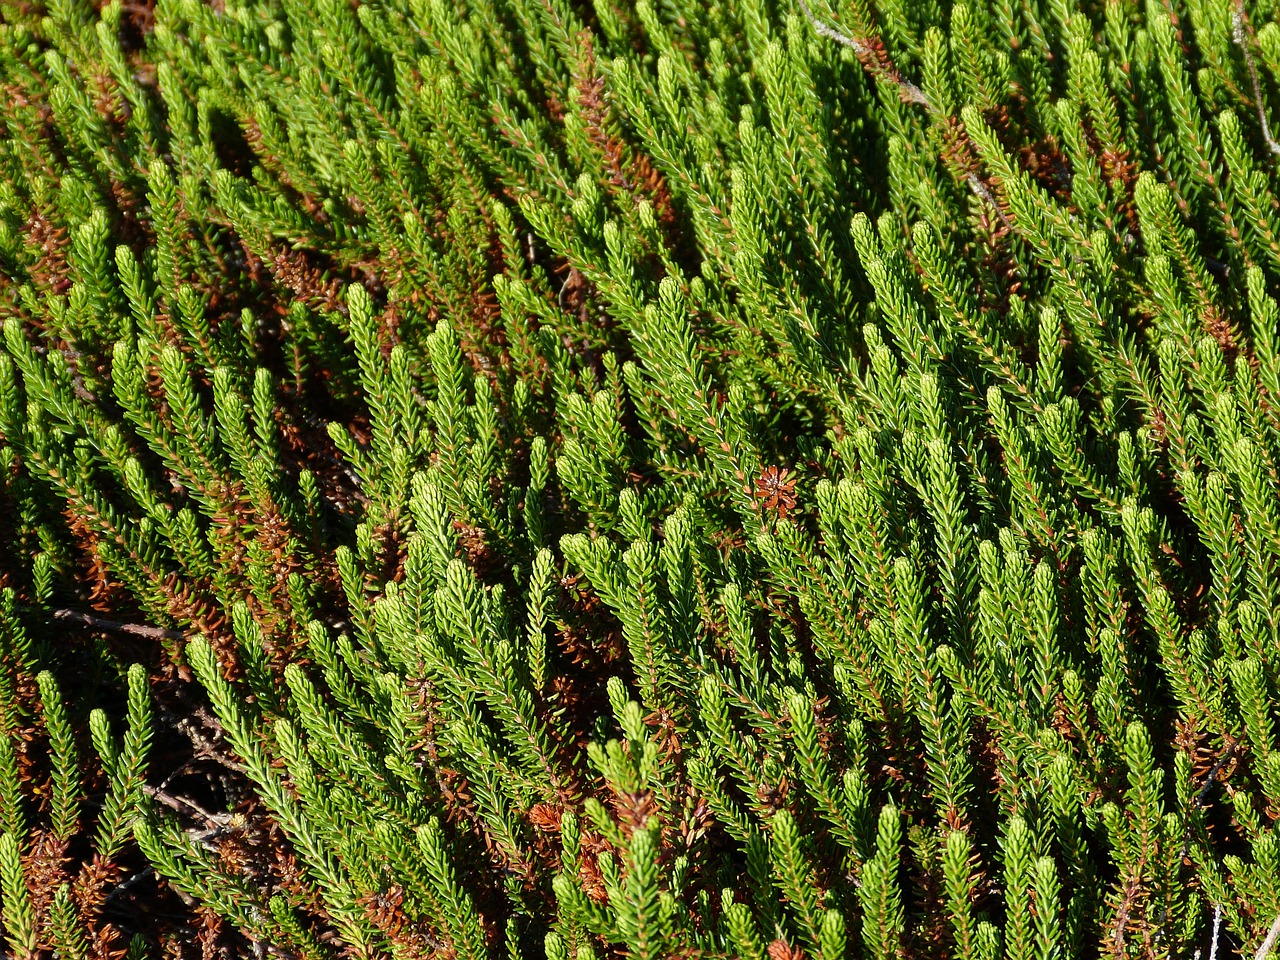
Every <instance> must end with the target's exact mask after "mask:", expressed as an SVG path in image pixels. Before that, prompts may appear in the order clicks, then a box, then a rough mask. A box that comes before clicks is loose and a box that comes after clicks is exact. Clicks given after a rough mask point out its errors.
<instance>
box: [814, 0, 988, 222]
mask: <svg viewBox="0 0 1280 960" xmlns="http://www.w3.org/2000/svg"><path fill="white" fill-rule="evenodd" d="M796 2H797V3H799V4H800V9H801V10H802V11H803V12H804V15H805V17H806V19H808V21H809V24H810V26H812V27H813V29H814V31H815V32H816V33H817V34H818V35H819V36H822V37H826V38H827V39H829V40H834V41H835V42H836V43H838V44H840V45H841V46H845V47H848V48H849V49H850V50H852V51H853V52H854V54H855V55H856V56H857V58H858V61H859V62H860V63H861V64H862V65H863V67H864V68H866V69H867V71H868V72H870V73H871V74H873V75H876V76H882V77H884V78H885V79H887V80H889V81H890V82H891V83H894V84H896V85H897V87H898V96H900V97H901V98H902V101H903V102H904V103H915V104H919V105H920V106H922V107H924V108H925V110H927V111H928V112H929V113H930V114H931V115H937V114H938V110H937V108H936V107H934V105H933V101H931V100H930V99H929V98H928V96H926V95H925V92H924V91H923V90H921V89H920V88H919V87H918V86H916V85H915V84H914V83H912V82H911V81H910V80H907V79H905V78H904V77H903V76H902V74H900V73H899V72H898V70H897V68H896V67H894V66H893V65H892V64H891V63H888V62H885V61H881V60H880V59H879V58H877V56H876V51H875V50H873V49H872V48H871V46H870V45H869V44H868V43H867V42H866V41H865V40H860V39H858V38H857V37H851V36H849V35H848V34H847V33H845V32H844V31H843V30H839V29H837V28H836V27H833V26H832V25H831V24H829V23H827V22H826V21H825V20H822V19H820V18H819V17H818V16H817V15H816V14H815V13H814V12H813V10H811V9H810V8H809V4H808V0H796ZM966 180H967V181H968V184H969V189H970V190H972V191H973V194H974V196H976V197H977V198H978V199H979V200H983V201H985V202H986V203H988V204H990V205H991V209H993V210H995V212H996V216H997V217H999V218H1000V222H1001V223H1003V224H1004V225H1005V227H1007V228H1009V229H1013V224H1011V223H1010V222H1009V218H1008V217H1006V216H1005V214H1004V211H1003V210H1001V209H1000V204H999V203H997V202H996V198H995V196H993V195H992V193H991V188H990V187H988V186H987V185H986V184H985V183H983V182H982V180H981V178H980V177H979V176H978V175H977V174H976V173H970V174H969V175H968V177H966Z"/></svg>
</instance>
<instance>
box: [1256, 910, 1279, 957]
mask: <svg viewBox="0 0 1280 960" xmlns="http://www.w3.org/2000/svg"><path fill="white" fill-rule="evenodd" d="M1277 940H1280V916H1277V917H1276V918H1275V919H1274V920H1272V921H1271V929H1270V930H1268V931H1267V937H1266V939H1265V940H1263V941H1262V945H1261V946H1260V947H1258V952H1257V953H1255V954H1254V955H1253V960H1267V957H1268V956H1270V954H1271V951H1272V950H1274V949H1275V947H1276V941H1277Z"/></svg>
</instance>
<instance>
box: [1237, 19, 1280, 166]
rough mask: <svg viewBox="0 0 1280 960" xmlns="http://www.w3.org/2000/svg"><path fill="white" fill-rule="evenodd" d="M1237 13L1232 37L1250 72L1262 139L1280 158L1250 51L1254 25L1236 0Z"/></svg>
mask: <svg viewBox="0 0 1280 960" xmlns="http://www.w3.org/2000/svg"><path fill="white" fill-rule="evenodd" d="M1235 7H1236V8H1235V11H1234V12H1233V13H1232V14H1231V37H1232V39H1233V40H1235V42H1236V46H1238V47H1239V48H1240V53H1241V54H1243V55H1244V65H1245V67H1247V68H1248V70H1249V81H1250V82H1251V83H1252V84H1253V102H1254V105H1255V106H1257V108H1258V122H1259V123H1260V124H1262V138H1263V139H1264V140H1266V142H1267V147H1268V149H1270V150H1271V152H1272V153H1274V154H1275V155H1276V156H1278V157H1280V143H1276V140H1275V137H1273V136H1272V135H1271V124H1269V123H1268V122H1267V107H1266V104H1265V103H1263V101H1262V84H1261V83H1260V82H1259V81H1258V67H1257V65H1255V64H1254V62H1253V51H1252V50H1250V49H1249V41H1250V39H1251V38H1252V36H1253V25H1252V24H1250V23H1249V21H1248V14H1246V13H1245V12H1244V4H1243V3H1242V2H1240V0H1236V4H1235Z"/></svg>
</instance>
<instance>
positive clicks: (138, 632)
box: [53, 610, 182, 640]
mask: <svg viewBox="0 0 1280 960" xmlns="http://www.w3.org/2000/svg"><path fill="white" fill-rule="evenodd" d="M53 619H54V620H59V621H61V622H63V623H77V624H80V625H81V626H84V627H91V628H92V629H94V630H107V631H109V632H111V633H126V634H129V635H131V636H135V637H143V638H145V639H147V640H181V639H182V634H181V633H179V632H178V631H176V630H165V629H163V628H162V627H151V626H147V625H146V624H142V623H120V622H118V621H116V620H104V619H103V618H102V617H94V616H90V615H89V614H87V613H81V612H80V611H79V610H55V611H53Z"/></svg>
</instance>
